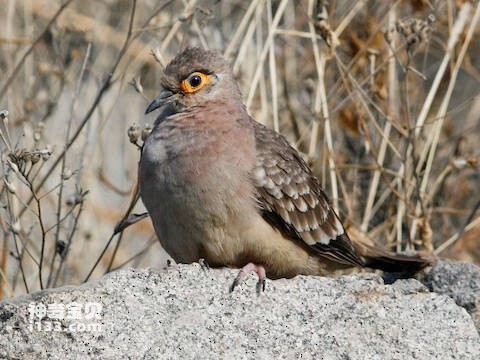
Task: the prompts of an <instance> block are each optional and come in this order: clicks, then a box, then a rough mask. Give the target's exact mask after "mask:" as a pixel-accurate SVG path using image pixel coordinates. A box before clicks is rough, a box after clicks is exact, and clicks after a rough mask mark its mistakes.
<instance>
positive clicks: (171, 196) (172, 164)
mask: <svg viewBox="0 0 480 360" xmlns="http://www.w3.org/2000/svg"><path fill="white" fill-rule="evenodd" d="M202 125H203V124H202V123H201V122H199V121H197V122H195V123H193V124H192V125H191V126H190V127H189V126H187V125H186V124H184V123H180V124H178V123H175V122H170V123H169V122H167V121H166V122H162V123H160V124H158V126H157V127H156V128H154V130H153V131H152V133H151V135H150V136H149V137H148V139H147V140H146V142H145V144H144V147H143V151H142V158H141V161H140V194H141V197H142V200H143V202H144V204H145V206H146V208H147V210H148V212H149V214H150V217H151V218H152V221H153V224H154V227H155V230H156V233H157V236H158V237H159V240H160V242H161V244H162V246H163V247H164V248H165V250H166V251H167V252H168V253H169V254H170V255H171V256H172V257H173V258H174V260H176V261H177V262H187V263H188V262H193V261H197V260H198V259H199V258H200V257H202V256H201V251H202V244H203V243H205V242H209V241H215V242H220V241H224V240H225V238H226V237H229V236H230V235H229V234H226V233H225V230H224V229H232V226H231V225H232V223H235V224H236V223H237V222H239V219H240V217H241V216H240V215H241V214H242V213H244V211H243V210H242V209H245V208H248V207H247V205H250V206H251V204H248V202H251V201H253V199H252V198H251V195H250V194H251V193H252V188H251V187H252V185H251V183H250V181H249V178H248V176H249V172H250V170H251V169H252V168H253V164H254V160H253V159H254V154H253V151H254V145H253V140H252V142H251V143H249V142H248V136H247V137H245V136H244V135H245V134H242V137H244V138H246V139H247V140H245V141H244V143H243V144H235V143H236V142H238V139H239V138H240V137H239V135H240V134H239V132H240V131H245V130H244V129H243V130H242V129H241V128H240V127H230V128H229V127H226V126H223V127H221V126H220V127H219V126H214V124H210V126H208V127H207V126H202ZM238 146H243V147H244V148H245V150H246V151H243V149H242V151H238V150H239V149H238ZM240 154H241V155H240ZM250 154H251V155H250ZM235 226H240V224H236V225H235Z"/></svg>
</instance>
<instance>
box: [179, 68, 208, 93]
mask: <svg viewBox="0 0 480 360" xmlns="http://www.w3.org/2000/svg"><path fill="white" fill-rule="evenodd" d="M211 82H212V76H211V75H207V74H204V73H202V72H200V71H195V72H193V73H191V74H190V75H188V77H187V78H186V79H184V80H183V81H182V83H181V84H180V89H181V90H182V91H183V92H185V93H187V94H191V93H194V92H197V91H198V90H200V89H202V88H203V87H204V86H205V85H208V84H210V83H211Z"/></svg>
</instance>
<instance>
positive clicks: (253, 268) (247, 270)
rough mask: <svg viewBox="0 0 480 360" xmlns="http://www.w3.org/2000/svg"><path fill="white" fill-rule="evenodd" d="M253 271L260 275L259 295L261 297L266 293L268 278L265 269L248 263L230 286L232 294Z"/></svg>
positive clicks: (258, 283)
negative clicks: (266, 280)
mask: <svg viewBox="0 0 480 360" xmlns="http://www.w3.org/2000/svg"><path fill="white" fill-rule="evenodd" d="M251 271H255V272H256V273H257V275H258V282H257V294H258V295H260V293H261V292H262V291H265V279H266V277H267V275H266V273H265V268H264V267H263V266H262V265H256V264H254V263H248V264H247V265H245V266H244V267H243V268H242V269H240V271H239V273H238V275H237V277H236V278H235V280H233V283H232V285H230V292H232V291H233V290H234V289H235V288H236V287H237V286H238V285H239V284H240V281H242V280H243V279H244V278H245V276H247V275H248V274H249V273H250V272H251Z"/></svg>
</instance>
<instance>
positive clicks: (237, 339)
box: [0, 265, 480, 360]
mask: <svg viewBox="0 0 480 360" xmlns="http://www.w3.org/2000/svg"><path fill="white" fill-rule="evenodd" d="M235 275H236V271H234V270H226V269H224V270H209V271H203V270H202V269H201V268H200V267H199V266H198V265H189V266H187V265H184V266H177V267H173V268H171V269H169V270H168V271H164V272H158V271H154V270H123V271H117V272H114V273H111V274H109V275H107V276H105V277H103V278H102V279H99V280H97V281H92V282H90V283H87V284H84V285H82V286H77V287H73V286H71V287H63V288H59V289H54V290H47V291H42V292H37V293H33V294H31V295H28V296H24V297H18V298H13V299H9V300H6V301H3V302H1V303H0V358H7V359H8V358H16V359H85V358H94V359H129V358H131V359H219V358H221V359H299V358H301V359H362V360H363V359H479V358H480V338H479V335H478V333H477V331H476V329H475V327H474V324H473V321H472V319H471V318H470V316H469V315H468V314H467V312H466V311H465V309H463V308H462V307H459V306H457V305H456V304H455V302H454V301H453V300H452V299H451V298H450V297H448V296H445V295H438V294H435V293H430V292H428V290H427V288H426V287H425V286H423V285H422V284H421V283H420V282H418V281H416V280H413V279H409V280H399V281H397V282H396V283H395V284H393V285H384V284H383V282H382V280H381V278H380V277H378V276H376V275H373V274H361V275H358V274H357V275H351V276H343V277H339V278H336V279H334V278H324V277H303V276H299V277H296V278H294V279H290V280H284V279H282V280H277V281H268V282H267V289H266V292H265V293H264V294H262V295H261V296H260V297H257V296H256V294H255V278H254V277H253V276H251V277H249V278H248V279H247V282H246V283H245V284H242V286H241V287H240V288H238V290H237V289H236V290H235V292H234V293H232V294H229V293H228V292H227V289H228V285H229V284H230V282H231V280H232V279H233V277H234V276H235ZM73 301H74V302H77V303H80V304H84V303H86V302H99V303H101V304H102V305H103V309H102V312H101V318H100V319H97V320H94V321H96V322H97V323H99V324H100V325H101V326H102V328H101V330H98V329H97V330H96V331H83V332H80V331H61V332H60V331H58V332H57V331H38V330H36V329H33V330H31V329H30V328H29V326H30V325H29V311H28V306H29V304H30V303H32V302H35V303H36V304H39V303H43V304H45V305H48V304H51V303H54V302H56V303H63V304H67V305H68V304H69V303H70V302H73ZM52 316H53V315H52ZM75 321H77V322H78V321H79V320H65V319H64V320H62V321H61V324H62V326H63V327H64V328H67V327H68V326H69V325H70V324H72V323H73V322H75ZM83 322H84V323H87V320H83ZM84 326H85V324H84Z"/></svg>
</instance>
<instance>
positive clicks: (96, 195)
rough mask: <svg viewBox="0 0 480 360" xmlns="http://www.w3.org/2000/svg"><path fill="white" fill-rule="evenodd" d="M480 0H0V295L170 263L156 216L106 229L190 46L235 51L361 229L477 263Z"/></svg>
mask: <svg viewBox="0 0 480 360" xmlns="http://www.w3.org/2000/svg"><path fill="white" fill-rule="evenodd" d="M479 8H480V5H479V3H478V1H472V2H469V1H460V0H459V1H454V0H440V1H433V0H432V1H428V0H411V1H407V0H403V1H393V0H392V1H381V2H380V1H367V0H354V1H346V0H336V1H335V0H331V1H314V0H301V1H292V0H252V1H235V0H230V1H214V0H203V1H202V0H198V1H195V0H178V1H153V0H142V1H138V2H136V1H132V0H82V1H78V0H76V1H75V0H67V1H60V0H0V16H1V19H2V25H1V27H0V111H2V113H1V119H0V129H1V131H0V136H1V139H0V146H1V151H2V153H1V163H2V167H1V176H2V181H1V183H0V203H1V208H0V229H1V231H2V235H3V236H2V237H1V243H0V299H1V298H5V297H10V296H14V295H18V294H22V293H25V292H31V291H34V290H38V289H40V288H47V287H55V286H60V285H63V284H77V283H81V282H82V281H84V280H85V279H86V278H88V277H92V278H94V277H98V276H101V275H102V274H104V273H105V272H108V271H111V270H114V269H117V268H120V267H125V266H133V267H148V266H150V267H156V268H162V267H165V266H166V264H167V259H168V256H167V255H166V254H165V252H164V251H163V250H162V249H161V247H160V246H159V244H158V241H157V240H156V238H155V234H154V231H153V228H152V226H151V223H150V220H149V219H145V220H142V221H139V222H137V223H135V224H133V225H132V226H130V227H128V228H127V229H125V230H124V231H123V232H122V233H121V234H117V235H116V236H112V234H113V230H114V228H115V226H116V224H118V223H119V221H120V220H121V219H122V218H123V217H124V215H125V214H126V212H127V209H128V207H129V205H130V203H131V202H132V199H133V198H134V193H135V187H136V177H137V163H138V160H139V154H140V151H139V147H141V144H142V137H143V138H145V136H147V135H148V131H149V129H150V127H151V124H153V122H154V120H155V114H149V115H148V116H145V115H144V110H145V108H146V106H147V104H148V103H149V100H151V99H152V98H153V97H154V96H155V95H156V94H157V93H158V91H159V79H160V76H161V73H162V69H163V67H164V66H165V65H166V64H167V63H168V61H169V60H170V59H171V58H172V57H173V56H175V54H176V53H178V52H179V51H181V50H182V49H184V48H185V47H187V46H200V47H204V48H210V49H219V50H220V51H221V52H222V53H223V54H224V55H225V57H226V58H227V59H228V61H230V62H231V64H232V67H233V71H234V73H235V75H236V77H237V79H238V81H239V83H240V86H241V89H242V91H243V95H244V99H245V103H246V105H247V107H248V110H249V112H250V114H251V115H252V116H253V117H254V118H255V119H256V120H257V121H259V122H262V123H264V124H266V125H268V126H270V127H272V128H275V129H276V130H278V131H279V132H281V133H282V134H284V135H285V136H286V137H287V138H288V140H289V141H290V142H291V143H292V144H293V145H294V146H295V147H296V148H297V149H298V150H299V151H301V153H302V155H304V157H305V159H307V161H308V162H309V163H310V164H311V165H312V167H313V169H314V171H315V173H316V174H317V175H318V177H319V179H320V180H321V182H322V184H323V186H324V188H325V189H326V192H327V194H328V195H329V197H330V199H331V200H332V202H333V204H334V206H335V207H336V208H337V209H338V212H339V214H340V217H341V218H342V219H344V222H345V224H346V226H347V228H348V232H349V233H350V235H351V237H352V238H353V239H354V240H356V241H364V242H366V243H370V244H378V245H381V246H384V247H386V248H389V249H391V250H392V251H398V252H406V253H413V252H421V253H424V254H432V253H433V254H435V255H438V256H442V257H451V258H455V259H459V260H464V261H471V262H475V263H477V264H480V226H478V225H480V212H479V211H478V207H479V205H480V191H479V187H480V181H479V180H480V174H479V163H478V162H479V156H480V147H479V145H478V144H479V141H480V96H479V94H480V85H479V84H480V40H479V39H480V36H479V32H480V27H479V22H478V21H479V17H480V10H479ZM132 142H133V143H135V144H133V143H132ZM143 211H144V209H143V206H142V204H141V202H140V201H139V202H138V203H137V204H136V205H135V208H134V210H133V212H134V213H142V212H143ZM130 219H131V218H130ZM107 245H108V246H107ZM97 260H98V265H97V266H96V267H95V268H94V265H95V264H96V262H97ZM93 270H94V271H93Z"/></svg>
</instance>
